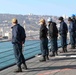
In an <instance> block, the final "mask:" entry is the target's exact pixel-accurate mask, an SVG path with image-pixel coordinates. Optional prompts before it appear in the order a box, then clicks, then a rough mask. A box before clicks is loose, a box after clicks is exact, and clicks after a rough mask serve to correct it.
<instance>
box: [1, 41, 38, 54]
mask: <svg viewBox="0 0 76 75" xmlns="http://www.w3.org/2000/svg"><path fill="white" fill-rule="evenodd" d="M36 43H39V41H38V42H35V43H32V44H29V45H25V46H31V45H33V44H36ZM25 46H24V47H25ZM11 50H13V48H11V49H9V50H7V51H3V52H0V54H2V53H5V52H9V51H11Z"/></svg>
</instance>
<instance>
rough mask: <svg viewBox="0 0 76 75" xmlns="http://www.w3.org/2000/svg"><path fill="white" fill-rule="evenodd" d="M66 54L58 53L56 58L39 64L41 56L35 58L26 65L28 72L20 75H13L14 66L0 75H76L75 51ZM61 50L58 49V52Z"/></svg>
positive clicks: (18, 74)
mask: <svg viewBox="0 0 76 75" xmlns="http://www.w3.org/2000/svg"><path fill="white" fill-rule="evenodd" d="M69 48H70V45H68V52H67V53H59V55H58V56H55V57H49V58H50V60H47V61H46V62H39V59H41V56H36V57H35V58H32V59H30V60H28V61H26V64H27V66H28V70H23V72H22V73H14V72H13V71H14V70H15V69H16V65H15V66H12V67H9V68H7V69H5V70H2V71H0V75H76V49H74V50H71V49H69ZM60 50H61V48H59V51H60Z"/></svg>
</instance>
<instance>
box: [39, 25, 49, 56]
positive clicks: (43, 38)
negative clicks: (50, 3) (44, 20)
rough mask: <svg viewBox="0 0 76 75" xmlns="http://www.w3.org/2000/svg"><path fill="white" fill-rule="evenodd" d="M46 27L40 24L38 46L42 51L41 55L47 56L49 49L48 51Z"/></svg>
mask: <svg viewBox="0 0 76 75" xmlns="http://www.w3.org/2000/svg"><path fill="white" fill-rule="evenodd" d="M47 34H48V29H47V28H46V26H45V25H41V27H40V48H41V52H42V56H46V55H47V56H48V54H49V51H48V38H47Z"/></svg>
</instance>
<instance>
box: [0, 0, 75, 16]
mask: <svg viewBox="0 0 76 75" xmlns="http://www.w3.org/2000/svg"><path fill="white" fill-rule="evenodd" d="M0 13H3V14H6V13H9V14H22V15H27V14H29V13H32V14H34V15H54V16H62V15H67V16H71V14H76V0H0Z"/></svg>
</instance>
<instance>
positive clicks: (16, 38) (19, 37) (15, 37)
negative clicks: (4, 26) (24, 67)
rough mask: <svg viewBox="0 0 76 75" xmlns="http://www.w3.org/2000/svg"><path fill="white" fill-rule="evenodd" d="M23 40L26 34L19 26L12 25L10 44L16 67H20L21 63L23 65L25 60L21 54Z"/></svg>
mask: <svg viewBox="0 0 76 75" xmlns="http://www.w3.org/2000/svg"><path fill="white" fill-rule="evenodd" d="M25 38H26V34H25V30H24V28H23V27H22V26H20V25H19V24H17V25H14V26H13V27H12V44H13V48H14V54H15V59H16V64H17V66H18V67H20V66H21V64H22V63H23V64H25V58H24V56H23V53H22V44H24V43H25Z"/></svg>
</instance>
